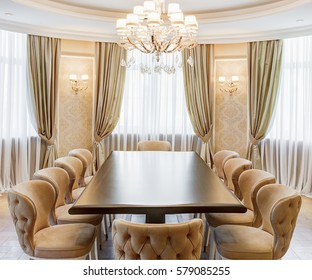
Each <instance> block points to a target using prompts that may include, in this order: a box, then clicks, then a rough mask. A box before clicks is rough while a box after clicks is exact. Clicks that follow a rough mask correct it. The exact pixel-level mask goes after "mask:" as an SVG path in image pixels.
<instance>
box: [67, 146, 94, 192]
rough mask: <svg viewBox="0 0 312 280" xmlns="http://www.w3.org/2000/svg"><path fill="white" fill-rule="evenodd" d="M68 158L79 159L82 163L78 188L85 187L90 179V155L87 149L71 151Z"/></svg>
mask: <svg viewBox="0 0 312 280" xmlns="http://www.w3.org/2000/svg"><path fill="white" fill-rule="evenodd" d="M68 155H69V156H72V157H76V158H79V159H80V160H81V163H82V168H83V170H82V173H81V177H80V178H79V181H78V184H79V187H85V186H86V185H87V184H88V183H89V182H90V181H91V179H92V177H93V176H91V175H90V174H91V172H90V168H91V164H92V153H91V152H90V151H89V150H87V149H83V148H80V149H73V150H71V151H70V152H69V153H68Z"/></svg>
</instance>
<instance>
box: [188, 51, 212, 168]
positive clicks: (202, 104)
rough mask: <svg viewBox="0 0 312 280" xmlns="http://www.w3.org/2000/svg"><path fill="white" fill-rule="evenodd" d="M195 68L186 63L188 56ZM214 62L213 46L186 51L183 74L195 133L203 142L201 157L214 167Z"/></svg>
mask: <svg viewBox="0 0 312 280" xmlns="http://www.w3.org/2000/svg"><path fill="white" fill-rule="evenodd" d="M190 56H191V57H192V59H193V61H194V65H193V67H192V66H190V65H189V64H188V63H187V60H188V59H189V57H190ZM213 61H214V46H213V45H198V46H197V47H196V48H193V49H191V50H185V51H184V52H183V74H184V87H185V97H186V104H187V109H188V113H189V116H190V119H191V122H192V125H193V129H194V132H195V134H196V135H197V136H198V137H199V138H200V139H201V140H202V141H203V149H202V152H201V156H202V158H203V159H204V160H205V161H206V163H207V164H210V166H211V167H213V160H212V146H211V136H212V124H213V82H212V81H213Z"/></svg>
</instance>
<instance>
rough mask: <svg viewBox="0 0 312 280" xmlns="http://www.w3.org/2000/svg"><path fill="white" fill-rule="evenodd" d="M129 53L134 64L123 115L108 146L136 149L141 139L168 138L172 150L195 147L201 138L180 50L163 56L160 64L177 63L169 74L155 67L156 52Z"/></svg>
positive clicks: (127, 75) (111, 147)
mask: <svg viewBox="0 0 312 280" xmlns="http://www.w3.org/2000/svg"><path fill="white" fill-rule="evenodd" d="M127 57H128V61H131V60H133V59H134V60H135V64H133V65H132V66H131V67H128V68H127V71H126V80H125V87H124V97H123V103H122V108H121V115H120V119H119V122H118V124H117V127H116V128H115V130H114V132H113V135H112V136H110V139H109V145H108V146H109V148H110V149H111V150H136V149H137V143H138V141H141V140H168V141H169V142H171V145H172V150H175V151H190V150H194V151H196V150H197V149H198V147H200V143H199V142H200V140H198V138H197V136H195V134H194V131H193V128H192V125H191V122H190V120H189V116H188V113H187V108H186V104H185V95H184V83H183V72H182V68H181V67H179V64H180V63H182V62H181V61H182V57H181V54H180V53H179V52H178V53H174V54H163V55H162V56H161V62H160V64H158V65H161V64H163V66H164V67H165V66H168V67H172V66H173V65H175V66H176V67H175V72H174V73H170V74H168V73H167V72H166V71H165V70H164V69H162V70H161V69H160V68H158V69H157V67H156V68H155V61H154V56H153V55H146V54H143V53H141V52H139V51H136V50H133V51H131V52H129V53H128V56H127ZM148 67H149V68H148ZM170 69H172V68H170ZM155 70H156V72H155ZM166 70H167V71H169V68H166Z"/></svg>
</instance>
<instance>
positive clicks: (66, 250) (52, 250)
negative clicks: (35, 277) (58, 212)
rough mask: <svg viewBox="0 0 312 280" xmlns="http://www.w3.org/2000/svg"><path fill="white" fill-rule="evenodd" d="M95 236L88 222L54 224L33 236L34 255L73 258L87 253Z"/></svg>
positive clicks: (94, 231)
mask: <svg viewBox="0 0 312 280" xmlns="http://www.w3.org/2000/svg"><path fill="white" fill-rule="evenodd" d="M95 237H96V228H95V227H94V226H93V225H90V224H68V225H56V226H51V227H48V228H44V229H42V230H40V231H38V232H37V233H36V234H35V236H34V247H35V252H34V257H36V258H44V259H74V258H80V257H82V256H84V255H86V254H88V253H89V252H90V250H91V248H92V246H93V243H94V240H95Z"/></svg>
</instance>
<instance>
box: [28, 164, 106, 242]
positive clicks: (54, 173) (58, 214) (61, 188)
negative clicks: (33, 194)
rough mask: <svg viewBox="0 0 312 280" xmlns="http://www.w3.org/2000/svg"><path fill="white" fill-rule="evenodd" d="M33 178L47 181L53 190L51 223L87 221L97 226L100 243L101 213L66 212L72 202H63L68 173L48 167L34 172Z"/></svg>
mask: <svg viewBox="0 0 312 280" xmlns="http://www.w3.org/2000/svg"><path fill="white" fill-rule="evenodd" d="M33 179H34V180H44V181H46V182H49V183H50V184H51V185H52V186H53V188H54V190H55V192H56V201H55V204H54V207H53V208H52V215H51V216H52V217H53V221H52V222H53V224H71V223H88V224H92V225H94V226H96V227H97V241H98V242H99V245H101V243H102V242H101V222H102V219H103V215H101V214H83V215H70V214H69V213H68V210H69V208H71V207H72V204H66V203H65V197H66V191H67V189H68V184H69V176H68V173H67V172H66V171H65V170H64V169H62V168H60V167H48V168H44V169H40V170H38V171H36V172H35V174H34V176H33Z"/></svg>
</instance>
